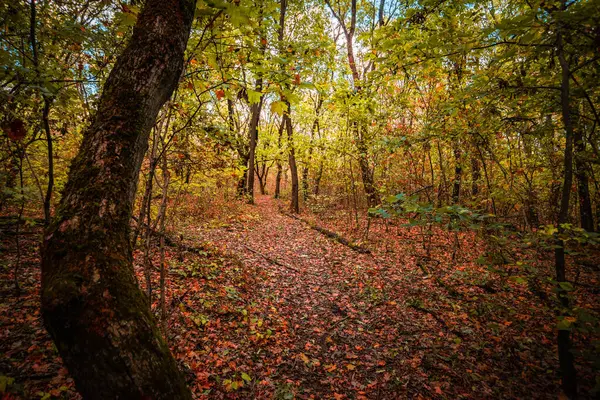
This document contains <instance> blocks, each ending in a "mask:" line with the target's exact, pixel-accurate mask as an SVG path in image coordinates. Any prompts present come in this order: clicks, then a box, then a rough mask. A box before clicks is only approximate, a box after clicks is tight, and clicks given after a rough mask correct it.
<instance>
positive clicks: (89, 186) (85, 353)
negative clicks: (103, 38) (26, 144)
mask: <svg viewBox="0 0 600 400" xmlns="http://www.w3.org/2000/svg"><path fill="white" fill-rule="evenodd" d="M194 8H195V0H161V1H159V0H148V1H146V3H145V7H144V9H143V11H142V13H141V14H140V15H139V17H138V21H137V24H136V27H135V28H134V31H133V35H132V37H131V40H130V43H129V45H128V46H127V48H126V49H125V50H124V52H123V54H122V55H121V57H119V59H118V60H117V63H116V65H115V66H114V68H113V70H112V72H111V74H110V76H109V78H108V80H107V81H106V84H105V86H104V90H103V93H102V97H101V99H100V103H99V107H98V111H97V113H96V116H95V118H94V120H93V122H92V124H91V126H90V127H89V128H88V129H87V130H86V131H85V133H84V137H83V142H82V144H81V147H80V149H79V153H78V155H77V156H76V158H75V159H74V160H73V163H72V165H71V170H70V172H69V179H68V182H67V185H66V187H65V189H64V193H63V196H62V199H61V202H60V205H59V207H58V210H57V214H56V217H55V219H54V220H53V222H52V224H51V225H50V227H49V228H48V229H47V231H46V233H45V237H44V244H43V249H42V313H43V317H44V322H45V325H46V327H47V329H48V331H49V332H50V334H51V336H52V338H53V340H54V342H55V343H56V347H57V348H58V351H59V353H60V355H61V357H62V359H63V360H64V362H65V364H66V366H67V367H68V369H69V371H70V373H71V375H72V376H73V378H74V380H75V384H76V386H77V389H78V390H79V392H80V393H81V394H82V395H83V397H84V398H85V399H142V398H144V399H190V398H191V394H190V392H189V390H188V389H187V387H186V384H185V380H184V378H183V376H182V374H181V373H180V371H179V370H178V367H177V364H176V362H175V359H174V358H173V356H172V355H171V353H170V351H169V348H168V347H167V345H166V343H165V341H164V340H163V339H162V337H161V336H160V333H159V329H158V327H157V324H156V321H155V319H154V317H153V316H152V314H151V313H150V310H149V307H148V303H147V299H146V297H145V296H144V294H143V293H142V291H141V290H140V289H139V287H138V285H137V281H136V278H135V275H134V271H133V264H132V249H131V244H130V240H129V239H130V229H129V221H130V218H131V213H132V207H133V199H134V196H135V193H136V188H137V183H138V175H139V170H140V166H141V162H142V159H143V157H144V153H145V152H146V150H147V147H148V135H149V132H150V130H151V128H152V126H153V125H154V123H155V120H156V116H157V114H158V111H159V109H160V108H161V106H162V105H163V104H164V103H165V101H166V100H167V99H168V98H169V97H170V95H171V93H172V92H173V90H174V88H175V87H176V85H177V81H178V78H179V76H180V74H181V70H182V68H183V55H184V51H185V48H186V45H187V41H188V38H189V33H190V27H191V23H192V19H193V15H194Z"/></svg>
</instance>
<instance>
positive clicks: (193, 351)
mask: <svg viewBox="0 0 600 400" xmlns="http://www.w3.org/2000/svg"><path fill="white" fill-rule="evenodd" d="M282 207H283V204H282V203H279V202H277V201H276V200H272V199H271V198H270V197H267V196H262V197H258V198H257V204H256V205H254V206H249V205H243V206H239V208H238V209H237V211H236V212H235V213H234V214H235V215H227V216H225V217H223V218H216V219H214V220H212V221H210V222H197V221H196V222H195V221H194V219H193V218H192V217H190V218H189V220H188V221H186V224H187V225H185V226H183V227H181V229H182V232H181V235H182V236H181V237H182V238H183V239H179V238H178V239H176V240H175V241H176V242H177V243H175V244H173V243H172V246H171V247H169V248H168V251H167V254H166V258H167V263H168V265H169V274H168V279H167V307H168V321H167V331H168V333H167V338H168V341H169V344H170V346H171V348H172V351H173V354H174V355H175V357H176V358H177V360H178V362H179V364H180V366H181V368H182V369H183V370H184V372H185V374H186V376H187V378H188V382H189V385H190V387H191V389H192V391H193V393H194V395H195V397H196V398H217V399H218V398H247V399H254V398H265V399H267V398H268V399H270V398H276V399H292V398H302V399H308V398H315V399H403V398H415V399H419V398H439V399H444V398H448V399H456V398H477V399H481V398H519V397H520V398H548V399H550V398H556V393H557V390H558V389H557V384H558V375H557V373H556V369H555V368H556V365H557V361H556V356H555V348H554V342H553V337H554V334H553V332H554V331H553V329H554V324H553V318H554V317H553V315H552V313H551V312H549V311H545V309H544V308H543V307H542V306H539V305H537V303H539V301H538V302H537V303H536V302H535V301H532V299H531V296H530V295H528V294H527V289H526V288H521V287H520V286H519V285H516V284H515V285H514V286H506V285H511V283H507V282H504V283H501V282H500V283H499V282H497V281H495V280H494V279H493V278H490V280H489V282H486V283H485V285H482V284H481V283H480V282H481V281H480V280H479V281H472V282H470V283H469V281H468V280H465V279H464V278H461V280H456V279H455V278H454V277H455V275H456V274H455V272H457V271H458V272H459V275H460V273H462V274H463V275H464V274H466V273H467V272H465V271H466V270H467V269H468V268H475V267H474V264H473V263H472V262H467V261H465V260H467V259H470V258H472V255H471V254H470V253H469V252H470V251H471V250H472V249H473V248H474V247H476V246H475V242H474V241H475V239H474V237H470V236H466V237H464V238H462V239H461V240H463V241H464V243H463V244H462V248H463V250H462V252H463V253H464V254H463V258H464V259H465V260H463V261H462V262H458V263H457V264H456V265H452V266H450V264H451V262H450V255H449V253H448V250H447V249H448V248H449V246H446V247H444V244H443V243H439V244H438V245H436V248H435V249H434V251H433V253H432V255H431V257H432V258H435V259H437V260H439V261H438V264H441V265H438V266H437V270H434V268H435V267H436V265H437V264H433V265H429V266H427V267H424V266H423V265H422V264H420V266H419V265H417V264H419V262H418V260H417V258H415V255H414V254H412V253H414V251H413V250H411V249H412V248H413V247H414V246H413V247H411V246H412V245H409V243H414V240H415V239H414V237H413V236H414V235H415V233H414V232H411V231H410V230H409V229H397V230H396V231H392V232H390V231H389V230H388V229H387V228H386V229H385V230H384V228H383V227H382V226H379V225H378V226H374V227H373V228H372V233H371V235H372V236H373V240H372V250H373V251H372V253H371V254H364V253H360V252H357V251H355V250H353V249H351V248H350V247H348V246H345V245H342V244H340V243H338V242H337V241H334V240H332V239H330V238H328V237H327V236H325V235H323V234H322V233H320V232H317V231H316V230H314V229H311V227H310V226H309V224H307V223H305V222H303V221H300V220H298V219H294V218H291V217H290V216H288V215H285V213H282V211H281V208H282ZM199 220H202V219H199ZM204 221H205V219H204ZM315 222H320V223H324V221H315ZM384 235H388V237H385V240H384V242H386V243H387V242H389V241H390V240H394V243H395V245H396V246H395V247H394V246H389V243H388V244H386V246H384V247H382V246H376V245H375V244H376V243H377V239H378V238H380V237H379V236H381V237H383V236H384ZM31 240H33V239H31ZM411 240H412V242H411ZM3 246H5V247H7V246H9V243H8V241H7V240H5V241H3ZM26 248H27V251H26V254H25V255H23V260H25V265H24V268H23V272H22V276H21V280H22V287H23V292H24V294H23V295H22V296H21V297H20V298H15V297H14V296H12V295H8V293H9V291H10V280H9V279H8V275H7V271H8V270H7V269H5V270H3V272H2V277H1V278H2V284H3V286H2V293H3V295H4V299H3V300H2V304H0V316H1V318H0V329H1V330H0V343H2V344H1V345H0V352H2V353H3V354H6V355H7V358H6V359H5V360H3V361H1V362H0V379H4V380H5V383H6V382H8V383H7V384H6V387H7V388H6V389H5V391H6V392H12V393H13V394H14V395H15V398H35V397H44V396H47V397H45V398H77V396H78V395H77V394H76V392H75V390H74V387H73V382H72V380H71V379H70V378H69V376H68V372H67V371H66V369H64V368H62V366H61V363H60V359H59V358H58V356H57V353H56V351H55V350H54V346H53V344H52V343H51V341H50V340H49V338H48V335H47V334H46V332H45V331H44V329H43V327H42V325H41V318H40V316H39V304H38V301H39V300H38V297H39V295H38V293H39V269H38V268H37V265H38V264H37V262H39V259H37V258H36V257H38V256H37V249H36V245H35V243H33V242H32V243H30V246H26ZM141 253H142V252H141V251H138V252H136V254H135V257H136V264H137V265H136V272H137V273H138V276H139V279H140V282H142V283H143V280H144V279H143V267H142V265H141V263H142V258H143V257H142V256H141ZM13 256H14V255H13ZM156 257H158V256H156ZM446 264H448V265H446ZM154 265H158V261H157V260H155V262H154ZM425 268H427V269H429V272H430V273H428V274H425V273H424V271H427V269H425ZM444 271H446V272H444ZM448 271H453V272H452V273H449V272H448ZM154 274H155V275H154V282H158V281H159V278H158V271H155V272H154ZM482 274H483V273H482ZM478 276H479V275H478ZM486 276H487V275H486ZM479 277H480V278H481V276H479ZM457 279H458V278H457ZM478 282H479V284H478ZM501 285H504V286H501ZM503 288H504V289H506V290H507V293H509V294H508V295H502V294H499V292H500V291H502V290H504V289H503ZM154 293H155V294H154V302H153V309H155V310H156V314H157V315H159V314H160V313H159V307H158V304H157V303H158V300H157V298H158V289H156V288H155V290H154ZM10 379H13V380H10ZM0 384H2V382H0ZM7 398H11V397H7Z"/></svg>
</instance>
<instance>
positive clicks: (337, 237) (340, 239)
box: [284, 213, 371, 254]
mask: <svg viewBox="0 0 600 400" xmlns="http://www.w3.org/2000/svg"><path fill="white" fill-rule="evenodd" d="M284 215H286V216H288V217H290V218H293V219H297V220H298V221H302V222H304V223H305V224H307V225H308V226H310V228H311V229H314V230H315V231H317V232H319V233H321V234H323V235H325V236H327V237H328V238H330V239H333V240H335V241H336V242H338V243H340V244H343V245H344V246H347V247H349V248H351V249H352V250H354V251H356V252H358V253H361V254H371V250H369V249H367V248H365V247H362V246H360V245H358V244H356V243H353V242H351V241H350V240H348V239H346V238H345V237H343V236H341V235H339V234H337V233H335V232H333V231H330V230H329V229H325V228H322V227H320V226H319V225H316V224H313V223H312V222H310V221H308V220H306V219H302V218H300V217H298V216H296V215H293V214H287V213H286V214H284Z"/></svg>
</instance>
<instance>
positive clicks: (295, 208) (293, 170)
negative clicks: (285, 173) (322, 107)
mask: <svg viewBox="0 0 600 400" xmlns="http://www.w3.org/2000/svg"><path fill="white" fill-rule="evenodd" d="M286 103H287V106H288V111H287V112H286V113H285V114H284V116H283V118H285V127H286V131H287V136H288V160H289V164H290V175H291V176H292V193H291V200H290V211H291V212H292V213H295V214H299V213H300V201H299V189H300V187H299V184H298V167H297V166H296V150H295V149H294V133H293V131H292V118H291V117H290V112H291V111H292V110H291V108H290V103H289V102H286Z"/></svg>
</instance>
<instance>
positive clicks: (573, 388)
mask: <svg viewBox="0 0 600 400" xmlns="http://www.w3.org/2000/svg"><path fill="white" fill-rule="evenodd" d="M563 45H564V44H563V38H562V32H560V31H559V33H558V43H557V55H558V59H559V62H560V67H561V73H562V83H561V92H560V100H561V108H562V118H563V124H564V128H565V135H566V145H565V157H564V172H563V174H564V181H563V186H562V194H561V199H560V207H559V209H560V211H559V213H558V232H559V234H560V233H562V232H564V228H563V226H562V225H563V224H566V223H567V222H568V220H569V200H570V198H571V186H572V184H573V122H572V119H571V118H572V116H571V103H570V99H569V97H570V87H569V79H570V74H571V73H570V68H569V64H568V61H567V58H566V56H565V53H564V47H563ZM564 245H565V244H564V242H563V241H562V240H561V239H559V238H558V237H557V239H556V249H555V252H554V256H555V269H556V281H557V282H558V283H559V284H560V283H561V282H566V280H567V278H566V270H565V248H564ZM558 299H559V301H560V303H561V305H562V308H563V312H561V314H563V313H564V312H565V311H567V310H568V309H569V297H568V294H567V293H565V292H564V291H562V290H559V291H558ZM563 315H564V314H563ZM557 342H558V360H559V364H560V372H561V376H562V389H563V391H564V393H565V394H566V395H567V396H568V397H569V398H570V399H575V398H577V371H576V369H575V360H574V357H573V353H572V351H571V332H570V331H568V330H565V329H560V330H559V331H558V338H557Z"/></svg>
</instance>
